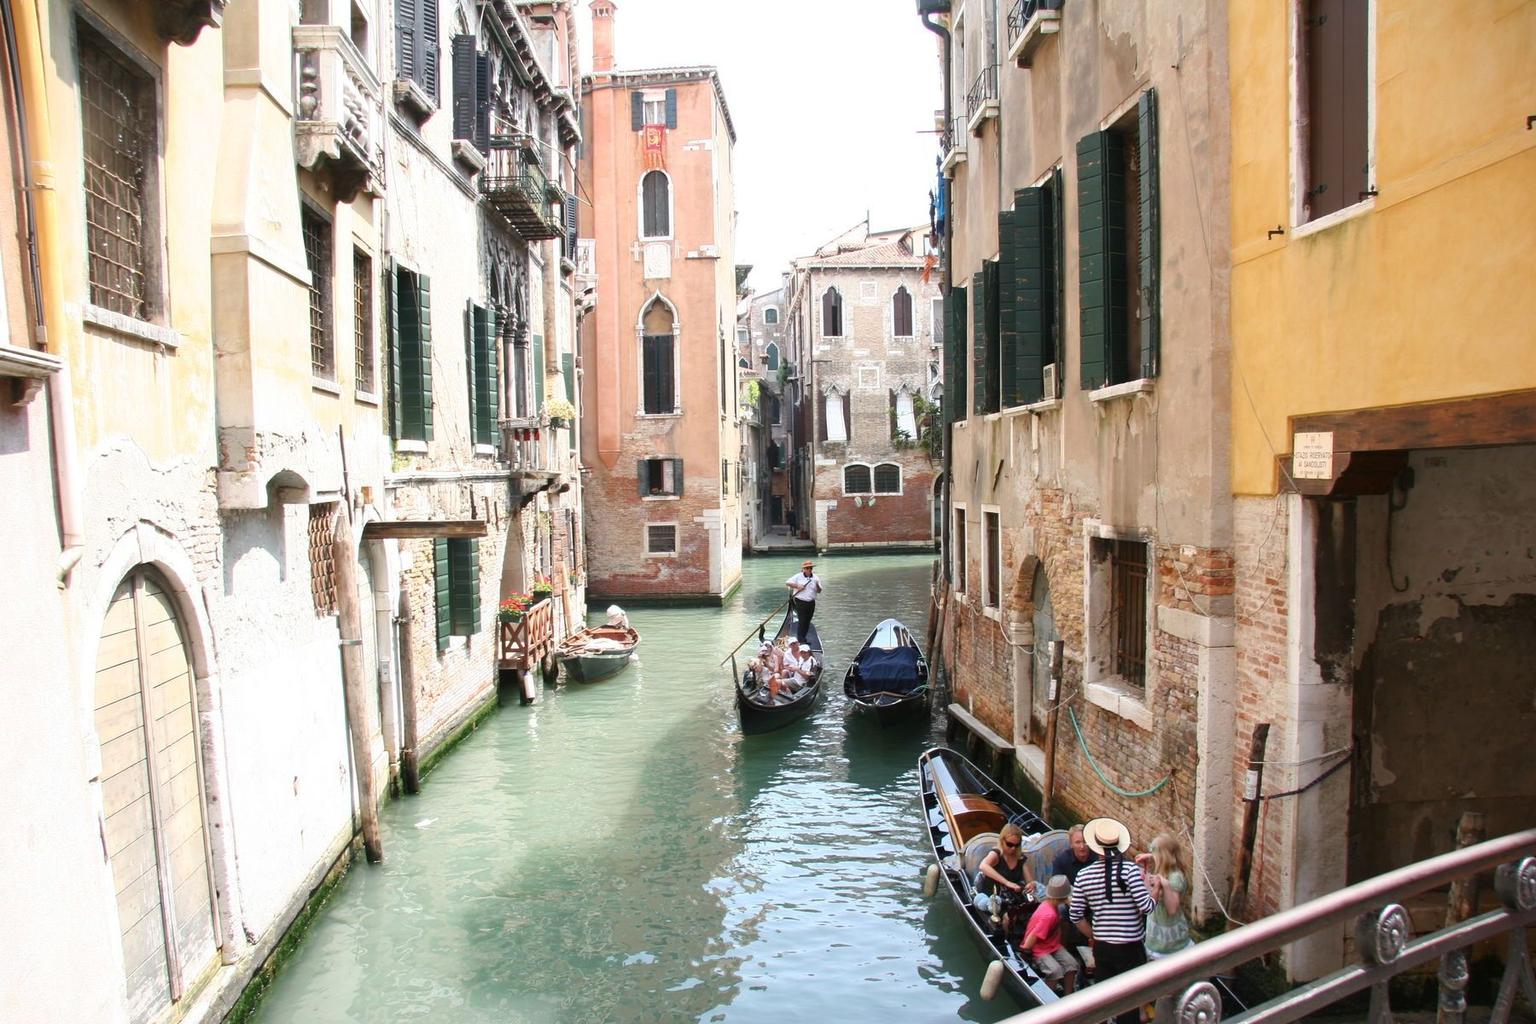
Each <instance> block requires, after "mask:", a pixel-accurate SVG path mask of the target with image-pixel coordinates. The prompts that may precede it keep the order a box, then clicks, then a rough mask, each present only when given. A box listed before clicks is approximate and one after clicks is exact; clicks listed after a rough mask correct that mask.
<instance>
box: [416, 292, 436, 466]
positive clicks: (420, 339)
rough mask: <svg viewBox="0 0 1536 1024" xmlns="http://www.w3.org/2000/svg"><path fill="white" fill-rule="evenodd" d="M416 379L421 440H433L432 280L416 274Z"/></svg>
mask: <svg viewBox="0 0 1536 1024" xmlns="http://www.w3.org/2000/svg"><path fill="white" fill-rule="evenodd" d="M416 361H417V369H416V380H417V381H418V382H419V395H420V397H419V399H418V403H417V404H418V406H419V408H420V410H421V418H420V423H421V440H423V441H430V440H432V282H431V281H430V280H429V279H428V278H427V275H426V274H417V275H416Z"/></svg>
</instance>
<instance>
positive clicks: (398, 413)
mask: <svg viewBox="0 0 1536 1024" xmlns="http://www.w3.org/2000/svg"><path fill="white" fill-rule="evenodd" d="M399 282H400V271H399V268H397V267H396V266H395V261H394V260H390V261H389V266H388V267H387V268H386V269H385V271H384V289H383V290H384V319H385V322H386V323H387V324H388V325H389V436H390V437H392V438H395V439H396V440H398V439H399V438H401V437H403V436H404V435H403V434H402V433H401V431H402V429H403V428H404V426H405V412H404V409H403V408H402V407H401V396H402V395H403V394H404V388H403V387H402V386H401V385H402V381H401V380H400V300H399V298H398V297H397V296H396V294H395V290H396V289H397V288H398V287H399V286H400V285H399Z"/></svg>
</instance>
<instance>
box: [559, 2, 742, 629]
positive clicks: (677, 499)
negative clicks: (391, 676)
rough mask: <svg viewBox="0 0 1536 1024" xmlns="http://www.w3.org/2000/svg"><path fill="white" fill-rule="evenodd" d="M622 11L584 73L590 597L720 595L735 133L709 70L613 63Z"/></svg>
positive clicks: (731, 542)
mask: <svg viewBox="0 0 1536 1024" xmlns="http://www.w3.org/2000/svg"><path fill="white" fill-rule="evenodd" d="M615 8H616V5H615V4H614V3H612V2H611V0H594V3H593V4H592V16H593V47H592V48H593V71H592V73H591V75H589V76H588V77H587V78H585V79H584V80H583V82H582V105H583V109H584V113H585V115H586V142H585V148H584V150H583V153H582V160H581V180H582V181H583V182H586V183H587V188H588V191H589V193H590V198H591V202H592V205H591V206H590V207H587V206H585V205H584V206H583V208H582V211H581V226H580V232H581V236H582V238H583V239H584V240H590V244H591V246H592V251H593V262H594V265H595V269H596V278H597V304H596V308H595V310H594V312H593V313H592V314H591V315H590V316H588V317H587V318H586V320H585V321H584V323H583V326H582V333H581V363H582V381H581V387H582V392H581V394H582V406H581V407H582V410H583V416H584V417H585V419H584V423H583V429H582V431H581V437H582V447H581V454H582V464H583V466H584V467H585V468H586V469H588V470H590V474H591V476H590V480H589V485H588V489H587V492H586V505H587V523H588V533H587V544H588V549H587V550H588V573H589V586H590V594H591V595H592V599H593V600H603V599H617V598H626V599H634V598H637V597H638V598H644V597H674V598H706V599H715V600H720V599H723V598H724V597H725V596H726V595H728V594H729V593H731V592H732V591H733V590H734V589H735V588H736V587H737V586H738V584H739V583H740V580H741V536H740V531H741V517H740V513H739V501H740V490H741V465H740V450H741V449H740V440H739V433H738V428H737V423H736V414H737V408H736V405H737V397H738V396H737V394H736V390H737V389H736V371H735V365H736V357H735V329H736V271H735V262H734V258H733V257H734V219H735V214H734V209H733V205H732V197H733V190H732V185H731V146H732V144H733V143H734V141H735V138H736V132H735V129H734V127H733V126H732V124H731V115H730V110H729V108H728V107H727V106H726V103H725V93H724V92H723V91H722V90H721V87H720V79H719V76H718V75H717V74H716V72H715V69H714V68H710V67H679V68H655V69H650V70H642V71H621V70H617V69H616V68H615V67H614V50H613V40H614V15H615Z"/></svg>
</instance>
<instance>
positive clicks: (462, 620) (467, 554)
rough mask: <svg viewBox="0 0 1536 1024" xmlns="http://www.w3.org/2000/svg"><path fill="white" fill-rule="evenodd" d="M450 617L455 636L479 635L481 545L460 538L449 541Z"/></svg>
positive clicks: (475, 541)
mask: <svg viewBox="0 0 1536 1024" xmlns="http://www.w3.org/2000/svg"><path fill="white" fill-rule="evenodd" d="M448 575H449V578H450V584H449V605H450V618H451V619H452V621H453V633H454V635H455V636H473V635H474V634H476V633H478V632H480V542H479V541H478V540H470V539H466V538H461V537H455V538H454V539H452V540H450V541H448Z"/></svg>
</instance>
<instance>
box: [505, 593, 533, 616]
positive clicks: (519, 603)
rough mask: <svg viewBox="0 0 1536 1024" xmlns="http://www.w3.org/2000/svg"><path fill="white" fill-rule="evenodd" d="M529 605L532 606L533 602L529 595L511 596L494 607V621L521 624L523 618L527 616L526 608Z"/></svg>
mask: <svg viewBox="0 0 1536 1024" xmlns="http://www.w3.org/2000/svg"><path fill="white" fill-rule="evenodd" d="M531 604H533V600H532V598H531V597H530V596H529V595H527V594H513V595H512V596H511V597H508V598H506V599H505V600H503V601H502V602H501V604H500V605H498V606H497V607H496V621H498V622H522V621H523V616H524V615H526V614H528V606H529V605H531Z"/></svg>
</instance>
